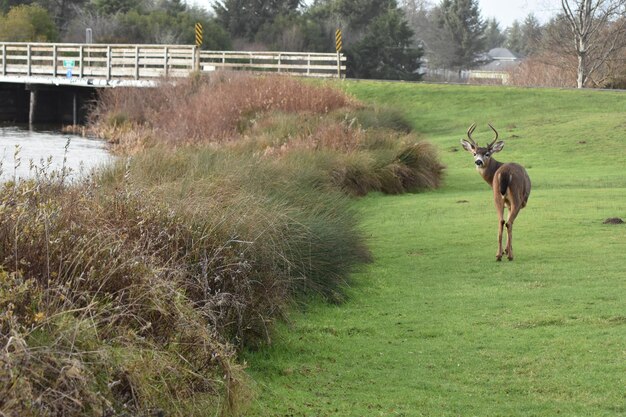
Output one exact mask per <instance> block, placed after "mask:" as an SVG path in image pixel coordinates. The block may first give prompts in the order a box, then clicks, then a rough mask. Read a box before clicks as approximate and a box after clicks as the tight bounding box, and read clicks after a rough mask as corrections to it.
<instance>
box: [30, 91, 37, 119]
mask: <svg viewBox="0 0 626 417" xmlns="http://www.w3.org/2000/svg"><path fill="white" fill-rule="evenodd" d="M36 116H37V90H35V89H32V90H30V105H29V107H28V124H29V125H32V124H33V123H36V122H37V118H36Z"/></svg>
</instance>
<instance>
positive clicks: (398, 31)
mask: <svg viewBox="0 0 626 417" xmlns="http://www.w3.org/2000/svg"><path fill="white" fill-rule="evenodd" d="M367 28H368V30H367V33H366V35H365V36H364V37H363V38H362V39H361V40H359V41H358V42H356V43H355V44H354V45H351V46H350V47H349V48H347V50H346V54H347V56H348V60H349V66H348V76H351V77H355V78H374V79H387V80H417V79H419V74H418V73H417V70H418V69H419V66H420V57H421V56H422V51H421V49H419V48H414V47H412V45H411V38H412V37H413V31H411V29H409V27H408V24H407V22H406V21H405V20H404V17H403V15H402V13H401V11H400V10H398V9H392V10H390V11H388V12H387V13H384V14H382V15H380V16H378V17H377V18H375V19H374V20H373V21H372V22H371V23H370V24H369V25H368V26H367Z"/></svg>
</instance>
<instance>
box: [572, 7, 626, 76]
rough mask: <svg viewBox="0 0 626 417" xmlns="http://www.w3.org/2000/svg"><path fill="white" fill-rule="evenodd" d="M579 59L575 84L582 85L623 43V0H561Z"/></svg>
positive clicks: (625, 21)
mask: <svg viewBox="0 0 626 417" xmlns="http://www.w3.org/2000/svg"><path fill="white" fill-rule="evenodd" d="M561 7H562V9H563V16H564V19H565V20H566V21H567V22H568V23H569V27H570V30H571V35H572V39H571V40H573V46H574V53H575V54H576V58H577V60H578V68H577V78H576V85H577V87H578V88H583V87H584V86H585V83H586V82H587V80H588V78H589V77H590V76H591V74H593V73H594V71H596V70H597V69H598V68H600V67H601V66H602V65H603V64H604V63H606V62H607V60H608V59H609V58H610V57H611V56H612V55H613V54H615V53H616V52H617V51H619V50H620V49H622V48H623V47H624V46H625V39H624V38H625V35H626V19H625V18H624V14H625V8H626V0H561Z"/></svg>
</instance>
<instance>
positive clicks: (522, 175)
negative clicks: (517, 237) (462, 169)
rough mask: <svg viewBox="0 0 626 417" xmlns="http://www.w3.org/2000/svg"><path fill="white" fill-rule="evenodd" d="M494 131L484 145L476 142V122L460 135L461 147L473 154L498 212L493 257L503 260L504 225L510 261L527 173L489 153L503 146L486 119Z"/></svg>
mask: <svg viewBox="0 0 626 417" xmlns="http://www.w3.org/2000/svg"><path fill="white" fill-rule="evenodd" d="M489 127H490V128H491V130H493V132H494V133H495V137H494V138H493V140H492V141H491V142H490V143H489V144H488V145H487V146H486V147H481V146H478V143H476V142H475V141H474V140H473V139H472V133H473V132H474V129H476V123H474V124H472V125H471V126H470V127H469V129H467V140H466V139H461V145H462V146H463V149H465V150H466V151H468V152H470V153H471V154H472V155H473V156H474V164H475V165H476V170H477V171H478V173H479V174H480V176H481V177H483V179H484V180H485V181H486V182H487V184H489V185H490V186H491V188H492V189H493V198H494V202H495V206H496V210H497V212H498V251H497V252H496V261H501V260H502V234H503V231H504V227H505V226H506V232H507V239H506V248H505V250H504V253H506V255H507V258H508V259H509V261H512V260H513V246H512V243H513V242H512V241H513V222H515V219H516V218H517V215H518V214H519V211H520V210H521V209H523V208H524V207H526V204H527V203H528V197H529V196H530V177H529V176H528V173H527V172H526V169H524V167H523V166H521V165H519V164H516V163H514V162H509V163H506V164H505V163H502V162H498V161H496V160H495V159H494V158H493V157H492V155H493V154H494V153H496V152H500V151H501V150H502V148H504V142H503V141H497V140H498V131H497V130H496V129H495V128H494V127H493V126H492V125H491V123H489ZM505 207H506V208H507V209H508V214H509V215H508V218H507V220H506V222H505V221H504V208H505Z"/></svg>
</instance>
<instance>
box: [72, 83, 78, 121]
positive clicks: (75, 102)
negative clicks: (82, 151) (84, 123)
mask: <svg viewBox="0 0 626 417" xmlns="http://www.w3.org/2000/svg"><path fill="white" fill-rule="evenodd" d="M77 124H78V93H77V92H76V91H74V92H73V93H72V126H76V125H77Z"/></svg>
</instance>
